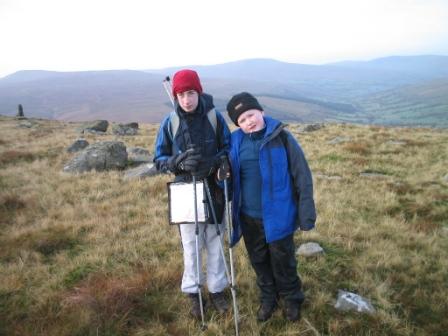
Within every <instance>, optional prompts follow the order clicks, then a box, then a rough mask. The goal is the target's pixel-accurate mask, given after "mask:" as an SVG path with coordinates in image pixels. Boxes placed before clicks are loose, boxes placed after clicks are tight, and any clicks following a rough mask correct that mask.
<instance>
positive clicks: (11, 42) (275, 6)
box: [0, 0, 448, 78]
mask: <svg viewBox="0 0 448 336" xmlns="http://www.w3.org/2000/svg"><path fill="white" fill-rule="evenodd" d="M447 16H448V3H446V2H445V1H443V0H428V1H425V2H422V1H418V0H396V1H393V2H390V1H387V0H376V1H373V0H361V1H359V0H358V1H356V0H341V1H338V2H337V3H336V2H332V1H329V0H316V1H314V2H312V3H308V2H306V3H304V2H294V1H286V0H280V1H275V2H273V1H245V2H237V1H236V0H229V1H227V2H225V3H213V5H211V4H210V2H207V1H205V0H196V1H192V2H189V3H187V4H186V3H185V2H181V1H178V0H172V1H170V2H167V3H164V2H156V3H152V2H147V1H143V0H132V1H126V2H125V1H123V0H115V1H105V0H97V1H94V2H90V1H87V0H79V1H57V0H41V1H39V2H35V1H31V0H2V1H1V2H0V40H1V41H2V43H1V45H2V50H4V52H3V54H2V62H1V64H0V78H1V77H4V76H6V75H8V74H11V73H14V72H16V71H19V70H49V71H89V70H109V69H128V70H142V69H163V68H167V67H176V66H188V65H192V66H193V65H213V64H222V63H227V62H232V61H238V60H244V59H253V58H268V59H275V60H279V61H283V62H289V63H301V64H326V63H333V62H339V61H345V60H353V61H358V60H361V61H365V60H370V59H375V58H381V57H388V56H395V55H397V56H409V55H448V44H447V43H446V41H448V20H446V17H447Z"/></svg>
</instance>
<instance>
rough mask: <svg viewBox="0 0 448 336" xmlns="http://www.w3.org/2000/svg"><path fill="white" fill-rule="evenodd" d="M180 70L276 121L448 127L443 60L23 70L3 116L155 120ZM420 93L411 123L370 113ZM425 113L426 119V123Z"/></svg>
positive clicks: (2, 89)
mask: <svg viewBox="0 0 448 336" xmlns="http://www.w3.org/2000/svg"><path fill="white" fill-rule="evenodd" d="M180 68H193V69H195V70H196V71H198V73H199V75H200V77H201V81H202V84H203V87H204V88H205V91H206V92H211V93H212V94H213V95H214V98H215V105H216V106H217V108H218V109H219V110H221V111H225V104H226V102H227V101H228V99H229V98H230V97H231V96H232V95H233V94H235V93H237V92H239V91H250V92H252V93H253V94H255V95H256V96H257V97H260V99H261V100H262V103H263V102H264V104H265V105H264V106H265V108H266V109H267V110H272V111H273V116H274V117H276V116H277V117H282V116H285V115H287V116H288V119H291V120H296V121H300V122H314V121H328V120H332V121H334V120H336V121H353V115H354V114H356V121H357V122H365V123H370V122H374V123H385V124H387V123H391V124H422V125H433V124H438V125H443V126H448V121H445V120H444V119H447V118H446V115H444V111H445V110H444V108H445V106H446V105H448V98H444V97H448V88H446V86H445V85H440V87H439V89H438V90H440V91H441V92H440V94H439V95H438V96H437V97H434V96H433V95H431V94H429V93H430V92H431V91H432V89H431V85H434V86H436V85H439V84H436V81H440V82H442V83H443V82H444V81H445V80H447V81H448V56H437V55H421V56H392V57H386V58H381V59H374V60H371V61H362V62H360V61H345V62H337V63H328V64H323V65H307V64H299V63H288V62H281V61H277V60H272V59H248V60H241V61H234V62H229V63H223V64H217V65H202V66H200V65H199V66H185V67H170V68H165V69H156V70H148V69H146V70H99V71H79V72H57V71H44V70H22V71H18V72H16V73H14V74H11V75H8V76H6V77H3V78H1V79H0V114H4V115H15V113H16V111H17V105H18V104H22V105H23V106H24V109H25V115H29V116H35V117H44V118H50V119H59V120H68V121H79V120H93V119H108V120H111V121H118V122H127V121H141V122H160V121H161V119H162V118H163V116H164V115H165V114H166V113H168V112H169V111H170V110H171V106H170V102H169V100H168V97H167V96H166V93H165V91H164V89H163V87H162V81H163V79H164V78H165V77H166V75H172V74H173V73H174V72H175V71H177V70H178V69H180ZM445 69H446V70H445ZM420 88H421V90H423V91H422V92H423V93H422V95H420V96H419V102H423V103H422V104H423V105H422V104H420V105H418V106H424V107H425V109H424V110H422V111H423V112H422V113H421V114H420V115H419V117H418V118H416V119H415V120H412V116H413V115H415V113H414V114H413V109H412V107H409V108H408V109H407V110H406V109H403V110H402V111H401V113H400V114H396V113H393V112H394V111H392V110H391V111H388V110H387V109H388V108H392V107H393V106H392V105H390V104H379V105H381V106H383V107H384V109H383V110H381V111H378V110H375V109H373V108H372V106H374V105H375V102H374V101H375V99H379V100H381V101H383V100H384V98H385V97H386V96H390V95H394V97H395V98H393V99H398V98H400V97H401V98H400V99H404V100H405V99H408V100H410V101H411V102H412V101H415V100H414V99H410V97H412V92H414V93H415V92H418V90H419V89H420ZM401 91H403V92H401ZM445 91H447V92H446V93H445ZM425 92H426V93H425ZM263 97H264V98H263ZM402 105H403V106H404V105H405V104H402ZM429 106H432V108H431V109H429ZM282 108H283V110H282ZM294 108H296V109H297V110H294ZM393 108H394V107H393ZM286 110H288V111H289V112H288V113H286V112H285V111H286ZM425 111H426V112H425ZM408 112H409V115H408V116H407V115H406V114H407V113H408ZM425 113H429V114H431V116H429V117H428V118H425ZM434 113H435V114H434ZM380 114H381V115H380ZM384 115H386V116H387V117H384Z"/></svg>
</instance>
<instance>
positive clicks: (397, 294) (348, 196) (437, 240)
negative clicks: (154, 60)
mask: <svg viewBox="0 0 448 336" xmlns="http://www.w3.org/2000/svg"><path fill="white" fill-rule="evenodd" d="M17 123H18V122H17V120H14V119H13V118H3V117H0V133H1V134H2V138H3V139H8V141H5V142H3V143H0V145H1V146H2V147H1V149H0V155H2V157H6V158H7V160H6V161H8V162H6V163H5V162H3V161H2V162H3V163H2V164H1V169H0V215H1V217H0V223H1V224H2V225H1V229H2V230H1V231H0V246H1V248H0V317H1V320H0V321H1V323H0V335H20V336H28V335H33V336H34V335H39V336H40V335H42V336H43V335H45V336H47V335H60V336H66V335H67V336H68V335H133V336H142V335H198V334H200V333H199V331H198V327H199V326H198V324H197V323H196V322H195V321H193V320H192V319H191V318H190V316H189V314H188V300H187V298H185V297H184V296H183V295H182V294H181V293H180V289H179V286H180V280H181V277H182V252H181V251H182V248H181V246H180V242H179V236H178V232H177V228H176V227H173V226H169V225H168V224H167V203H166V202H167V194H166V183H167V182H169V181H170V180H171V177H170V176H168V175H163V176H162V175H161V176H155V177H151V178H147V179H143V180H136V181H123V179H122V174H123V173H122V172H103V173H95V172H91V173H86V174H81V175H77V176H74V175H68V174H63V173H61V170H62V167H63V166H64V164H65V163H66V162H68V160H70V159H71V158H72V156H73V154H69V153H66V152H65V148H66V147H68V146H69V145H70V144H71V143H72V142H73V141H74V140H75V139H76V138H77V137H78V136H79V134H78V133H77V131H76V128H77V126H78V125H77V124H74V123H71V124H63V123H59V122H54V121H41V120H40V121H39V122H38V125H37V126H35V127H33V128H32V129H23V128H19V127H17ZM157 126H158V125H141V128H142V129H141V130H140V133H139V135H137V136H135V137H125V138H120V139H121V140H123V141H125V143H126V146H141V147H146V148H148V149H150V150H152V148H153V145H154V138H155V134H156V131H157ZM293 126H294V125H291V127H293ZM294 134H295V135H296V136H297V137H298V139H299V141H300V143H301V145H302V147H303V149H304V152H305V154H306V155H307V158H308V161H309V163H310V166H311V169H312V171H313V172H319V173H321V174H322V175H327V176H339V177H341V178H340V179H325V178H316V179H315V180H314V188H315V200H316V204H317V210H318V222H317V227H316V230H313V231H311V232H300V233H298V234H297V235H296V236H295V239H296V243H297V244H300V243H303V242H309V241H315V242H318V243H319V244H321V246H322V247H323V248H324V250H325V255H324V256H321V257H318V258H313V259H305V258H299V267H298V270H299V272H300V275H301V278H302V281H303V284H304V289H305V295H306V297H307V301H306V304H305V306H304V310H303V318H302V320H301V321H300V322H298V323H294V324H291V323H285V320H284V318H283V316H282V312H281V311H280V310H279V311H278V312H276V313H275V314H274V316H273V318H272V320H270V321H269V322H268V323H265V324H260V323H257V322H256V319H255V315H256V311H257V309H258V292H257V288H256V286H255V274H254V272H253V271H252V270H251V267H250V265H249V262H248V259H247V255H246V252H245V249H244V245H243V244H242V243H241V244H239V245H238V246H237V247H236V249H235V251H234V255H235V269H236V273H237V285H238V301H239V308H240V313H241V317H242V318H241V324H240V335H242V336H246V335H294V334H301V335H333V336H341V335H344V336H345V335H405V336H411V335H412V336H414V335H418V336H420V335H444V333H445V332H446V330H447V329H448V325H447V320H446V319H445V316H446V315H447V312H448V307H447V306H446V303H445V302H446V300H445V297H446V296H447V295H448V292H447V289H446V283H447V281H448V279H447V278H446V269H447V268H448V255H447V253H448V252H447V251H448V242H447V239H448V237H447V234H446V225H447V224H446V213H447V211H448V204H447V198H448V184H447V183H446V181H445V180H444V179H443V177H444V176H446V175H447V173H448V172H447V170H446V167H447V166H448V153H447V152H446V150H445V148H446V145H447V144H448V134H447V133H446V131H440V132H439V131H437V132H436V131H431V130H430V129H410V130H407V129H405V128H382V127H368V126H358V125H349V124H347V125H338V124H332V125H327V126H326V127H325V128H324V129H322V130H320V131H318V132H312V133H308V134H300V133H294ZM336 136H344V137H350V138H351V139H352V140H351V142H350V143H343V144H339V145H331V144H328V143H327V140H331V139H333V138H335V137H336ZM115 138H116V137H115V136H114V135H111V134H108V135H104V136H98V135H90V134H89V135H86V139H87V140H88V141H89V142H90V143H94V142H96V141H104V140H113V139H115ZM394 139H400V140H404V141H406V145H403V144H398V145H395V144H391V143H389V140H394ZM410 140H412V141H415V143H417V145H409V146H408V145H407V143H408V141H410ZM5 153H6V154H5ZM3 155H5V156H3ZM361 171H376V172H383V173H385V174H386V175H387V178H378V179H376V178H367V177H361V176H360V175H359V173H360V172H361ZM4 215H5V216H4ZM4 218H7V221H5V220H4ZM338 289H347V290H350V291H354V292H357V293H359V294H361V295H363V296H365V297H367V298H369V299H370V300H371V301H372V303H373V305H374V306H375V308H376V309H377V314H376V315H375V316H364V315H360V314H357V313H354V312H353V313H350V312H348V313H342V312H338V311H336V310H335V309H334V307H333V306H334V302H335V298H336V295H337V291H338ZM206 320H207V322H208V329H207V331H206V332H204V333H203V334H205V335H231V334H233V320H232V315H231V314H229V315H228V316H218V315H217V314H216V313H215V312H214V311H213V310H208V311H207V315H206Z"/></svg>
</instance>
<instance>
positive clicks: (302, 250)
mask: <svg viewBox="0 0 448 336" xmlns="http://www.w3.org/2000/svg"><path fill="white" fill-rule="evenodd" d="M323 253H324V249H323V248H322V247H321V246H320V245H319V244H318V243H305V244H302V245H300V246H299V248H298V249H297V251H296V255H301V256H304V257H311V256H315V255H318V254H323Z"/></svg>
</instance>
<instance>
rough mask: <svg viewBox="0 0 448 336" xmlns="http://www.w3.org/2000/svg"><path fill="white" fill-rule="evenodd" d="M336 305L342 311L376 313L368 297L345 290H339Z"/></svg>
mask: <svg viewBox="0 0 448 336" xmlns="http://www.w3.org/2000/svg"><path fill="white" fill-rule="evenodd" d="M334 307H335V308H336V309H338V310H342V311H348V310H355V311H357V312H359V313H369V314H373V313H375V308H373V306H372V304H371V303H370V302H369V301H368V300H367V299H365V298H363V297H362V296H360V295H358V294H354V293H350V292H346V291H344V290H339V292H338V299H337V301H336V304H335V306H334Z"/></svg>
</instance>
